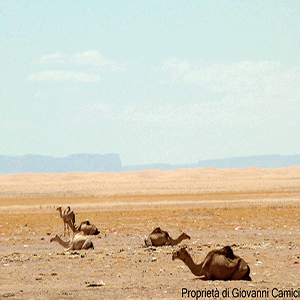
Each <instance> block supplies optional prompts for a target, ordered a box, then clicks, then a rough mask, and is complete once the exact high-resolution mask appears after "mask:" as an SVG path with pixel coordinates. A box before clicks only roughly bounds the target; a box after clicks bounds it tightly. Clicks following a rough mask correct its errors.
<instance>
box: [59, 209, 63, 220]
mask: <svg viewBox="0 0 300 300" xmlns="http://www.w3.org/2000/svg"><path fill="white" fill-rule="evenodd" d="M58 211H59V215H60V217H61V218H62V217H63V215H62V211H61V207H60V208H59V209H58Z"/></svg>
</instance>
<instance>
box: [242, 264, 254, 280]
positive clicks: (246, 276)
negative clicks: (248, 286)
mask: <svg viewBox="0 0 300 300" xmlns="http://www.w3.org/2000/svg"><path fill="white" fill-rule="evenodd" d="M247 268H248V270H247V272H246V274H245V275H244V276H243V278H242V279H243V280H248V281H252V278H251V277H250V267H249V266H247Z"/></svg>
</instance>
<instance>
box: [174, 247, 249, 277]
mask: <svg viewBox="0 0 300 300" xmlns="http://www.w3.org/2000/svg"><path fill="white" fill-rule="evenodd" d="M175 259H180V260H182V261H183V262H184V263H185V264H186V265H187V267H188V268H189V269H190V270H191V272H192V273H193V274H194V275H195V276H201V277H202V278H201V279H204V280H249V281H251V277H250V276H249V274H250V267H249V266H248V264H247V263H246V262H245V261H244V259H243V258H241V257H239V256H236V255H234V254H233V251H232V249H231V247H230V246H226V247H224V248H222V249H219V250H212V251H210V252H209V253H208V254H207V256H206V257H205V259H204V261H203V262H202V263H200V264H196V263H194V261H193V259H192V257H191V256H190V255H189V253H188V252H187V250H186V249H185V248H181V249H180V250H179V251H176V252H175V253H173V256H172V260H175Z"/></svg>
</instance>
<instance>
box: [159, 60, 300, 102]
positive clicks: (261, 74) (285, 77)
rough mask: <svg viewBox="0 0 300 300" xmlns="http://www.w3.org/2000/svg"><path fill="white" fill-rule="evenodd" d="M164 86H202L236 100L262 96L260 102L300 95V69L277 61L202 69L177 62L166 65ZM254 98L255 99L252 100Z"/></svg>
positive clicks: (201, 87) (213, 65) (183, 62)
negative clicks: (243, 97)
mask: <svg viewBox="0 0 300 300" xmlns="http://www.w3.org/2000/svg"><path fill="white" fill-rule="evenodd" d="M160 70H161V71H163V72H164V80H163V83H170V84H174V83H176V84H179V85H190V84H193V85H195V86H198V87H199V88H200V89H201V90H205V91H211V92H214V93H217V94H223V95H225V96H226V97H228V95H230V96H233V97H240V96H244V95H245V94H247V95H249V96H251V95H252V96H253V95H255V96H258V97H257V99H261V98H263V96H267V97H276V95H279V94H280V95H287V94H289V96H290V97H291V98H292V96H293V95H295V93H296V94H299V92H300V68H299V67H292V68H291V67H286V66H284V65H282V64H281V63H279V62H276V61H262V62H252V61H243V62H233V63H226V64H225V63H222V64H211V65H207V66H202V65H200V64H192V63H189V62H188V61H179V60H176V59H172V60H167V61H165V62H163V64H162V66H161V68H160ZM252 98H253V97H252Z"/></svg>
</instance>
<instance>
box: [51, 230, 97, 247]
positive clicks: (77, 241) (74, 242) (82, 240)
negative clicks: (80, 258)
mask: <svg viewBox="0 0 300 300" xmlns="http://www.w3.org/2000/svg"><path fill="white" fill-rule="evenodd" d="M50 242H51V243H52V242H58V243H59V244H60V245H62V246H63V247H64V248H65V250H64V251H70V250H81V249H89V248H92V249H94V245H93V243H92V240H91V238H90V237H88V236H86V235H83V234H81V233H77V234H75V235H74V236H73V237H72V238H71V239H70V240H69V241H64V240H62V239H61V238H60V237H59V236H58V235H57V234H56V235H55V236H54V237H53V238H52V239H51V240H50Z"/></svg>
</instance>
